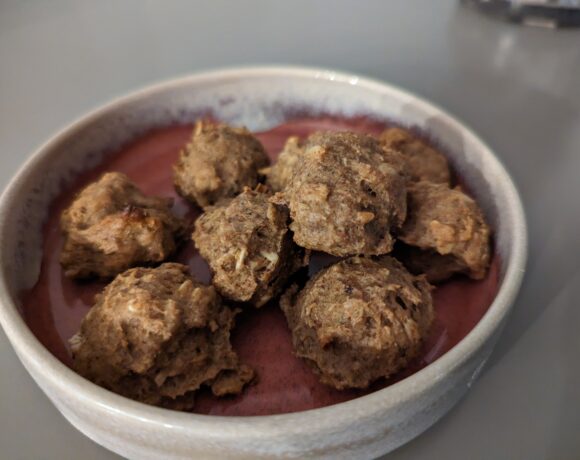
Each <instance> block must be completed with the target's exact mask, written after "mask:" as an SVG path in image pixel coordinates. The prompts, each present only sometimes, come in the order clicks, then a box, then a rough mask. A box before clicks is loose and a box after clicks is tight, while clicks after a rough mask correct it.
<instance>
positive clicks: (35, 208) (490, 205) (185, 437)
mask: <svg viewBox="0 0 580 460" xmlns="http://www.w3.org/2000/svg"><path fill="white" fill-rule="evenodd" d="M208 110H211V112H212V113H213V114H215V115H216V116H217V117H219V118H220V119H221V120H223V121H226V122H229V123H232V124H236V125H246V126H247V127H248V128H249V129H251V130H263V129H267V128H270V127H272V126H274V125H277V124H279V123H282V122H284V121H285V119H286V117H288V116H289V114H291V113H294V114H295V113H297V112H300V111H302V110H306V111H308V112H310V113H312V112H320V113H331V114H339V115H345V116H354V115H357V114H359V115H360V114H364V115H370V116H372V117H377V118H380V119H392V120H397V121H399V122H401V123H403V124H408V125H418V126H420V127H422V128H423V129H424V130H426V131H427V132H428V133H430V134H431V135H432V136H433V137H435V138H436V139H438V140H439V141H440V142H441V143H442V144H444V145H445V146H446V147H447V150H448V152H449V156H450V160H451V162H452V164H453V166H454V168H455V169H456V171H458V173H459V174H460V176H461V177H462V178H463V179H464V180H465V181H466V182H467V183H468V184H469V186H470V189H471V190H472V192H473V194H474V195H475V197H476V198H477V200H478V202H479V203H480V205H481V206H482V208H483V209H484V212H485V214H486V215H487V218H488V219H489V221H490V223H491V224H492V226H493V228H494V230H495V250H496V251H497V252H498V253H499V256H500V259H501V261H502V269H501V274H500V286H499V291H498V293H497V296H496V297H495V300H494V301H493V304H492V305H491V306H490V308H489V310H488V311H487V313H486V314H485V316H484V317H483V319H481V321H480V322H479V323H478V324H477V326H476V327H475V328H474V329H473V330H472V331H471V332H470V333H469V334H468V335H467V336H466V337H465V338H464V339H463V340H462V341H461V342H460V343H459V344H458V345H456V346H455V347H454V348H453V349H451V350H450V351H449V352H447V353H446V354H445V355H443V356H442V357H441V358H439V359H438V360H437V361H435V362H434V363H432V364H430V365H429V366H427V367H426V368H424V369H422V370H420V371H419V372H417V373H415V374H413V375H412V376H410V377H408V378H406V379H404V380H402V381H400V382H398V383H395V384H393V385H391V386H389V387H387V388H385V389H382V390H379V391H376V392H374V393H371V394H369V395H367V396H363V397H360V398H357V399H354V400H351V401H348V402H345V403H341V404H336V405H333V406H328V407H324V408H321V409H315V410H309V411H304V412H296V413H291V414H284V415H272V416H256V417H218V416H207V415H195V414H189V413H180V412H173V411H169V410H165V409H160V408H156V407H150V406H147V405H145V404H141V403H138V402H134V401H131V400H129V399H126V398H123V397H121V396H118V395H116V394H113V393H110V392H108V391H106V390H104V389H102V388H100V387H98V386H96V385H94V384H92V383H91V382H89V381H87V380H85V379H84V378H82V377H81V376H79V375H77V374H76V373H74V372H73V371H72V370H70V369H69V368H68V367H66V366H65V365H63V364H62V363H61V362H60V361H58V360H57V359H56V358H55V357H54V356H53V355H52V354H51V353H50V352H49V351H48V350H47V349H45V348H44V347H43V346H42V345H41V343H40V342H39V341H38V340H37V339H36V337H35V336H34V335H33V334H32V333H31V331H30V330H29V329H28V327H27V325H26V324H25V322H24V321H23V319H22V316H21V313H20V311H19V305H18V294H19V292H21V291H22V290H23V289H27V288H30V287H31V286H32V285H34V283H35V281H36V280H37V277H38V273H39V268H40V260H41V241H42V233H41V226H42V223H43V220H44V219H45V218H46V216H47V212H48V206H49V203H50V202H51V200H52V199H53V198H54V197H55V196H56V195H57V194H58V192H59V190H60V188H61V186H62V184H63V183H66V182H67V181H70V180H71V178H73V177H74V176H76V175H77V174H79V173H80V172H81V171H83V170H86V169H88V168H91V167H94V166H95V165H97V164H98V163H99V161H100V160H101V158H102V156H103V155H104V154H105V153H106V152H109V151H111V150H112V149H115V148H116V147H119V146H120V145H122V144H123V143H124V142H126V141H128V140H130V139H131V138H133V137H135V136H136V135H138V134H139V133H142V132H144V131H147V130H148V129H150V128H152V127H155V126H159V125H167V124H170V123H175V122H184V121H191V120H192V119H193V118H195V117H196V116H198V115H199V114H201V113H207V111H208ZM525 260H526V227H525V219H524V214H523V210H522V205H521V202H520V198H519V196H518V193H517V191H516V188H515V187H514V184H513V182H512V180H511V179H510V176H509V175H508V173H507V172H506V170H505V169H504V168H503V166H502V165H501V164H500V162H499V161H498V159H497V158H496V156H495V155H494V154H493V153H492V151H491V150H490V149H489V147H487V146H486V145H485V144H484V143H483V142H482V141H481V140H480V139H479V138H478V137H477V136H476V135H475V134H474V133H473V132H472V131H471V130H470V129H468V128H467V127H465V126H464V125H463V124H462V123H460V122H459V121H457V120H456V119H454V118H453V117H452V116H450V115H448V114H447V113H445V112H444V111H443V110H441V109H439V108H437V107H435V106H433V105H432V104H430V103H428V102H425V101H424V100H422V99H420V98H418V97H416V96H414V95H412V94H409V93H407V92H405V91H402V90H400V89H398V88H395V87H393V86H391V85H388V84H386V83H382V82H378V81H373V80H370V79H367V78H362V77H359V76H356V75H349V74H344V73H340V72H334V71H327V70H319V69H304V68H278V67H276V68H272V67H268V68H243V69H231V70H223V71H215V72H209V73H201V74H196V75H191V76H186V77H183V78H179V79H176V80H171V81H167V82H163V83H160V84H157V85H154V86H151V87H148V88H146V89H143V90H141V91H138V92H136V93H133V94H131V95H129V96H126V97H122V98H120V99H117V100H115V101H113V102H111V103H109V104H107V105H106V106H104V107H102V108H100V109H98V110H96V111H94V112H92V113H91V114H89V115H87V116H85V117H83V118H82V119H80V120H79V121H76V122H74V123H72V124H71V125H69V126H67V127H66V128H65V129H64V130H62V131H61V132H60V133H58V134H57V135H56V136H54V137H53V138H52V139H50V140H49V141H48V142H47V143H46V144H44V145H43V146H42V147H41V148H40V149H38V150H37V151H36V152H35V153H34V154H33V155H32V157H31V158H30V159H29V160H28V161H27V162H26V164H25V165H24V166H23V167H22V168H21V169H20V171H19V172H18V174H17V175H16V176H15V177H14V179H13V180H12V181H11V183H10V184H9V186H8V187H7V189H6V190H5V192H4V194H3V196H2V198H1V203H0V321H1V323H2V326H3V327H4V330H5V332H6V334H7V336H8V338H9V339H10V342H11V343H12V345H13V347H14V349H15V350H16V353H17V354H18V356H19V358H20V360H21V361H22V363H23V364H24V366H25V367H26V369H27V370H28V372H29V373H30V375H31V376H32V377H33V378H34V380H35V381H36V382H37V384H38V385H39V386H40V387H41V388H42V390H43V391H44V392H45V393H46V395H47V396H48V397H49V398H50V400H51V401H52V402H53V403H54V405H55V406H56V407H57V408H58V409H59V410H60V412H62V414H63V415H64V416H65V417H66V418H67V419H68V420H69V421H70V423H72V424H73V425H74V426H75V427H76V428H78V429H79V430H80V431H81V432H83V433H84V434H85V435H87V436H88V437H90V438H91V439H93V440H94V441H96V442H97V443H99V444H101V445H103V446H104V447H106V448H108V449H110V450H112V451H114V452H117V453H118V454H120V455H123V456H125V457H128V458H131V459H140V460H144V459H190V458H199V459H202V458H203V459H205V458H208V459H209V458H211V459H214V458H215V459H219V458H230V459H265V458H277V459H279V458H332V459H337V458H373V457H377V456H379V455H381V454H384V453H386V452H389V451H391V450H393V449H395V448H396V447H398V446H400V445H401V444H403V443H405V442H407V441H409V440H410V439H412V438H414V437H415V436H417V435H418V434H419V433H421V432H422V431H424V430H425V429H427V428H428V427H429V426H430V425H432V424H433V423H435V422H436V421H437V420H438V419H439V418H441V417H442V416H443V415H444V414H445V413H446V412H447V411H449V409H451V407H453V405H454V404H456V403H457V401H458V400H459V399H460V398H461V397H462V396H463V395H464V394H465V393H466V392H467V391H468V389H469V388H470V386H471V385H472V384H473V382H474V381H475V379H476V378H477V376H478V374H479V373H480V372H481V369H482V367H483V365H484V363H485V362H486V360H487V358H488V357H489V355H490V353H491V351H492V349H493V347H494V344H495V343H496V340H497V338H498V336H499V334H500V332H501V330H502V326H503V325H504V323H505V321H506V318H507V317H508V313H509V311H510V308H511V306H512V303H513V301H514V298H515V296H516V294H517V292H518V289H519V287H520V283H521V280H522V275H523V271H524V267H525Z"/></svg>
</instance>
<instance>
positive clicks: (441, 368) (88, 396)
mask: <svg viewBox="0 0 580 460" xmlns="http://www.w3.org/2000/svg"><path fill="white" fill-rule="evenodd" d="M232 77H237V78H241V79H251V78H263V77H290V78H302V79H319V80H325V81H327V82H328V83H329V84H334V83H338V84H345V83H346V84H350V85H355V86H359V87H361V88H364V89H367V90H370V91H373V92H376V93H382V94H387V93H389V94H391V95H392V96H394V97H397V98H400V99H405V100H407V101H409V100H412V101H413V103H414V104H415V105H417V106H419V107H420V109H421V110H424V111H427V112H433V113H437V114H438V115H439V116H441V117H442V118H443V119H445V121H446V122H447V123H448V124H449V125H450V126H451V127H453V129H456V130H458V131H461V132H462V133H463V135H464V136H466V137H469V138H470V141H471V142H472V143H474V145H476V147H477V149H478V151H480V152H481V154H482V155H483V156H484V161H485V162H486V163H488V164H490V165H491V166H492V167H493V168H494V172H495V173H496V174H498V175H499V177H498V179H497V180H498V181H500V182H501V183H502V184H503V189H504V192H505V195H504V196H503V197H502V198H503V200H504V205H506V206H509V207H510V211H511V214H512V218H513V226H512V227H511V228H510V229H509V232H510V241H511V254H510V258H509V260H504V261H502V263H503V264H504V267H505V272H504V278H503V280H502V281H501V283H500V286H499V289H498V292H497V294H496V296H495V298H494V300H493V302H492V304H491V305H490V306H489V308H488V310H487V312H486V313H485V314H484V316H483V318H481V319H480V321H479V322H478V323H477V324H476V325H475V327H474V328H473V329H472V330H471V331H470V332H469V333H468V334H467V335H466V336H465V337H464V338H463V339H462V340H461V341H460V342H459V343H458V344H456V345H455V346H454V347H453V348H452V349H451V350H449V351H448V352H446V353H445V354H444V355H442V356H441V357H439V358H438V359H437V360H436V361H434V362H433V363H431V364H429V365H428V366H426V367H425V368H423V369H421V370H419V371H418V372H416V373H414V374H412V375H411V376H409V377H407V378H405V379H403V380H401V381H399V382H397V383H394V384H392V385H390V386H388V387H386V388H383V389H381V390H378V391H375V392H373V393H370V394H368V395H365V396H361V397H358V398H355V399H352V400H350V401H346V402H342V403H338V404H334V405H330V406H326V407H321V408H317V409H310V410H306V411H299V412H292V413H287V414H276V415H258V416H218V415H202V414H193V413H184V412H177V411H172V410H168V409H163V408H159V407H155V406H149V405H146V404H144V403H140V402H137V401H133V400H131V399H128V398H125V397H123V396H120V395H117V394H115V393H112V392H110V391H108V390H106V389H104V388H101V387H99V386H98V385H96V384H94V383H92V382H90V381H89V380H86V379H85V378H83V377H81V376H80V375H79V374H77V373H75V372H74V371H73V370H71V369H70V368H68V367H67V366H66V365H65V364H63V363H62V362H60V361H59V360H58V359H57V358H56V357H55V356H54V355H53V354H52V353H51V352H50V351H49V350H48V349H47V348H45V347H44V345H42V343H41V342H40V341H39V340H38V339H37V338H36V336H35V335H34V334H33V333H32V331H31V330H30V329H29V328H28V326H27V325H26V323H25V321H24V319H23V317H22V316H21V314H20V312H19V308H18V306H17V304H16V302H14V301H13V300H12V299H11V296H10V293H9V289H8V287H7V280H6V276H5V275H6V266H5V264H4V262H3V261H4V260H5V257H4V254H3V252H4V249H3V248H4V241H3V240H4V239H5V238H6V232H7V230H8V228H9V226H10V223H11V220H10V219H8V218H7V216H8V215H9V213H10V209H11V208H12V207H13V206H18V201H19V199H18V193H19V190H20V188H21V187H22V186H24V184H25V183H26V179H27V177H28V176H29V174H31V171H33V170H34V169H35V167H36V166H37V163H39V161H40V160H41V159H42V158H43V157H44V156H45V155H48V154H50V152H51V150H52V148H53V147H54V146H56V145H57V144H58V143H60V142H61V141H62V140H63V139H65V138H66V137H68V136H70V135H71V134H72V133H74V132H77V131H79V130H81V129H83V128H84V127H85V126H87V125H89V124H91V123H92V122H93V121H94V120H96V119H98V118H99V117H101V116H106V115H107V113H109V112H110V113H112V112H114V111H116V110H117V109H118V108H119V107H121V106H124V105H126V104H129V103H131V102H132V101H134V100H138V99H142V98H147V97H150V96H152V95H154V94H156V93H160V92H163V91H165V90H168V89H172V88H176V87H180V86H190V85H195V84H201V83H203V82H204V81H212V80H219V79H228V78H232ZM526 260H527V229H526V220H525V215H524V210H523V206H522V202H521V199H520V196H519V194H518V191H517V189H516V187H515V185H514V183H513V180H512V179H511V177H510V175H509V174H508V172H507V171H506V169H505V167H504V166H503V164H502V163H501V162H500V160H499V159H498V158H497V157H496V155H495V154H494V153H493V151H492V150H491V149H490V148H489V147H488V146H487V144H485V143H484V142H483V141H482V140H481V139H480V138H479V137H478V136H477V135H476V134H475V133H474V132H473V131H472V130H471V129H470V128H469V127H467V126H465V125H464V124H463V123H461V122H459V121H458V120H457V119H456V118H455V117H454V116H452V115H450V114H449V113H448V112H447V111H446V110H444V109H441V108H440V107H438V106H437V105H435V104H432V103H431V102H428V101H426V100H424V99H422V98H421V97H419V96H416V95H415V94H412V93H410V92H408V91H406V90H403V89H401V88H399V87H397V86H395V85H392V84H390V83H386V82H382V81H379V80H376V79H373V78H367V77H364V76H360V75H357V74H352V73H347V72H341V71H336V70H330V69H325V68H316V67H302V66H244V67H229V68H224V69H218V70H210V71H203V72H195V73H192V74H188V75H185V76H181V77H177V78H172V79H167V80H163V81H161V82H158V83H154V84H150V85H147V86H144V87H142V88H141V89H138V90H136V91H132V92H130V93H128V94H127V95H125V96H121V97H116V98H114V99H112V100H110V101H108V102H106V103H105V104H103V105H101V106H99V107H98V108H97V109H94V110H91V111H89V112H88V113H87V114H85V115H83V116H81V117H79V118H77V119H76V120H75V121H73V122H72V123H70V124H68V125H66V126H65V127H64V128H62V129H61V130H60V131H58V132H57V133H56V134H55V135H54V136H52V137H51V138H50V139H49V140H48V141H46V142H45V143H44V144H42V145H41V146H40V147H39V148H37V149H36V150H35V151H34V153H33V154H32V155H31V156H30V157H29V158H28V159H27V160H26V161H25V162H24V164H23V165H22V166H21V167H20V169H19V170H18V172H17V173H16V174H15V175H14V176H13V178H12V179H11V180H10V181H9V183H8V185H7V186H6V188H5V189H4V191H3V193H2V195H1V197H0V324H2V326H3V328H4V331H5V333H6V335H7V336H8V338H9V340H10V342H11V344H12V346H13V348H14V349H15V351H16V352H17V354H18V356H19V359H20V360H21V362H23V363H24V364H26V363H27V364H28V365H31V366H34V368H35V370H36V371H37V372H39V373H41V374H42V375H43V377H44V378H46V379H47V380H49V381H50V383H51V385H52V386H53V387H57V388H58V389H59V390H60V391H63V392H65V393H69V394H70V393H74V397H75V398H78V399H80V400H82V402H83V403H84V404H89V405H97V406H99V408H100V409H102V410H104V411H105V412H107V413H111V414H115V415H117V416H122V417H126V418H127V419H128V420H133V421H137V420H139V421H141V422H146V423H148V424H155V425H163V426H165V427H169V428H172V429H175V430H185V431H191V430H197V431H203V432H204V434H207V435H208V437H210V438H211V437H213V438H215V439H220V440H223V439H226V438H227V439H234V438H235V439H240V438H244V437H252V436H259V437H260V438H261V439H264V438H265V437H277V436H281V435H282V434H283V433H284V432H285V431H287V430H288V429H293V428H294V431H295V429H296V428H297V427H310V428H309V431H310V430H311V429H312V422H313V420H314V419H316V420H317V421H318V422H319V424H318V425H316V428H317V429H318V430H319V431H320V430H323V429H327V430H329V429H332V428H333V427H336V426H338V425H339V424H340V425H341V426H342V425H344V423H345V422H346V421H352V422H354V421H356V420H357V419H360V417H361V414H364V416H365V418H366V417H367V416H371V415H372V414H373V413H374V414H378V413H379V412H383V413H384V411H386V410H389V409H392V408H395V407H397V406H400V405H401V404H404V403H405V402H408V401H410V400H412V399H414V398H416V397H418V396H420V395H421V394H422V393H423V392H425V391H426V390H428V388H429V387H432V386H434V385H435V384H436V383H437V382H439V381H441V380H442V379H444V378H445V376H446V375H447V374H448V373H450V372H452V371H453V370H454V369H456V368H458V367H459V366H461V365H462V364H463V363H464V362H466V361H467V360H468V359H469V358H470V357H471V356H473V355H474V354H475V353H476V352H477V350H478V349H479V348H480V347H481V346H482V345H483V344H484V343H485V342H486V341H487V340H488V339H489V338H490V337H491V336H492V335H493V333H494V332H495V331H496V329H497V328H498V327H499V326H500V325H501V324H502V322H503V319H504V318H505V317H506V316H507V315H508V313H509V312H510V310H511V307H512V304H513V301H514V300H515V297H516V295H517V293H518V291H519V288H520V285H521V282H522V279H523V275H524V271H525V265H526ZM25 361H26V363H25ZM26 367H28V366H26ZM29 372H30V371H29ZM218 427H219V430H217V431H216V429H217V428H218Z"/></svg>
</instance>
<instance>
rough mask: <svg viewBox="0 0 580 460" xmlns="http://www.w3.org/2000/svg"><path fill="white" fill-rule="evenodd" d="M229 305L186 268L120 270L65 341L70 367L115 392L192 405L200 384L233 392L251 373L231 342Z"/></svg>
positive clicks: (171, 265) (180, 405)
mask: <svg viewBox="0 0 580 460" xmlns="http://www.w3.org/2000/svg"><path fill="white" fill-rule="evenodd" d="M235 315H236V312H235V311H232V310H230V309H229V308H228V307H226V306H225V305H224V304H223V303H222V301H221V298H220V296H219V294H218V293H217V292H216V291H215V289H214V288H213V287H211V286H204V285H202V284H200V283H198V282H197V281H195V280H193V279H192V278H191V277H190V276H189V274H188V272H187V267H185V266H184V265H180V264H174V263H166V264H163V265H161V266H159V267H157V268H134V269H131V270H128V271H126V272H124V273H122V274H120V275H118V276H117V277H116V278H115V279H114V280H113V281H112V282H111V283H110V284H109V285H108V286H107V287H106V288H105V290H104V291H103V293H102V294H100V295H99V296H98V297H97V299H96V303H95V305H94V306H93V307H92V309H91V310H90V311H89V313H88V314H87V316H86V317H85V318H84V319H83V322H82V324H81V328H80V331H79V333H78V334H77V335H75V336H74V337H73V338H72V339H71V349H72V353H73V360H74V368H75V370H76V371H77V372H79V374H81V375H83V376H84V377H86V378H87V379H89V380H91V381H93V382H94V383H96V384H98V385H101V386H103V387H104V388H107V389H109V390H111V391H114V392H115V393H118V394H121V395H123V396H127V397H129V398H132V399H135V400H137V401H141V402H144V403H147V404H153V405H157V406H163V407H169V408H174V409H184V410H185V409H191V408H192V406H193V401H194V393H195V391H196V390H198V389H199V388H200V387H201V386H202V385H205V386H209V387H211V388H212V391H213V392H214V394H216V395H218V396H219V395H223V394H229V393H239V392H240V391H241V390H242V388H243V387H244V385H245V384H246V383H248V382H249V381H250V380H251V379H252V377H253V372H252V370H251V369H250V368H248V367H247V366H244V365H241V364H240V363H239V360H238V357H237V355H236V354H235V352H234V351H233V350H232V347H231V345H230V331H231V329H232V327H233V325H234V316H235Z"/></svg>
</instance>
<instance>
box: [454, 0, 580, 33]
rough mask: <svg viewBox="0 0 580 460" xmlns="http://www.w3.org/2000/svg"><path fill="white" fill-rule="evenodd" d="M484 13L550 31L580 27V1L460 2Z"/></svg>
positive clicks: (468, 0) (480, 0) (488, 0)
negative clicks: (549, 29)
mask: <svg viewBox="0 0 580 460" xmlns="http://www.w3.org/2000/svg"><path fill="white" fill-rule="evenodd" d="M461 1H462V3H465V4H469V5H472V6H475V7H476V8H478V9H479V10H481V11H483V12H484V13H487V14H490V15H492V16H496V17H500V18H502V19H505V20H508V21H511V22H517V23H521V24H524V25H529V26H536V27H546V28H551V29H556V28H565V27H580V0H461Z"/></svg>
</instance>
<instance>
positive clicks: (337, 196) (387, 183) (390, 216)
mask: <svg viewBox="0 0 580 460" xmlns="http://www.w3.org/2000/svg"><path fill="white" fill-rule="evenodd" d="M276 199H277V200H278V202H280V203H285V204H287V205H288V207H289V208H290V216H291V218H292V224H291V225H290V229H291V230H292V231H293V232H294V241H295V242H296V243H297V244H298V245H299V246H302V247H304V248H307V249H312V250H318V251H323V252H326V253H329V254H332V255H335V256H348V255H379V254H385V253H388V252H389V251H390V250H391V249H392V246H393V241H394V240H393V236H392V232H393V231H394V230H396V229H397V228H399V227H400V226H401V224H402V223H403V221H404V220H405V216H406V186H405V179H404V176H403V174H402V171H401V169H400V166H399V163H398V162H393V161H390V157H389V156H387V155H385V154H384V150H383V149H382V147H381V146H380V145H379V143H378V141H377V140H376V139H374V138H373V137H371V136H366V135H362V134H355V133H350V132H337V133H317V134H313V135H312V136H310V137H309V138H308V139H307V140H306V142H305V145H304V153H303V156H302V161H300V162H299V164H298V167H297V169H296V171H295V172H294V175H293V177H292V181H291V183H290V184H289V186H288V188H287V189H286V190H285V191H284V192H282V193H281V194H278V195H277V197H276Z"/></svg>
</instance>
